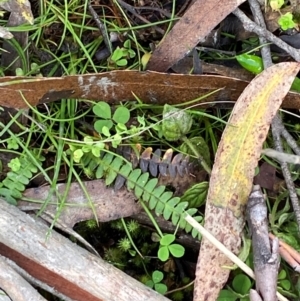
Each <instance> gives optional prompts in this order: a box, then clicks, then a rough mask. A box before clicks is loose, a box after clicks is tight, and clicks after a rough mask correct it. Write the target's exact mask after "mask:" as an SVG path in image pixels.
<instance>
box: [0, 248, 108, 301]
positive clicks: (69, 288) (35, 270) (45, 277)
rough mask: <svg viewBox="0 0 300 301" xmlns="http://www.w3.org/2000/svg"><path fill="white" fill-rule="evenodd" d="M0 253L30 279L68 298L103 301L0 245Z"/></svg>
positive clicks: (57, 274) (83, 300) (37, 263)
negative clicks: (28, 275) (44, 284)
mask: <svg viewBox="0 0 300 301" xmlns="http://www.w3.org/2000/svg"><path fill="white" fill-rule="evenodd" d="M0 253H1V255H3V256H5V257H7V258H9V259H10V260H13V261H14V262H15V263H16V264H17V265H18V266H20V267H21V268H22V269H24V270H25V271H26V272H27V273H28V274H30V275H31V276H32V277H34V278H36V279H38V280H40V281H42V282H44V283H46V284H47V285H49V286H51V287H53V288H54V289H56V290H57V291H59V292H61V293H62V294H64V295H66V296H68V297H69V298H72V299H74V300H78V301H81V300H82V301H103V299H99V298H97V297H95V296H93V295H91V294H90V293H89V292H88V291H85V290H83V289H82V288H81V287H79V286H78V285H76V284H74V283H72V282H70V281H68V280H67V279H65V278H63V277H62V276H61V275H60V274H59V273H54V272H52V271H50V270H49V269H47V268H45V267H44V266H43V265H42V264H40V263H39V262H36V261H34V260H32V259H30V258H28V257H26V256H24V255H23V254H21V253H19V252H17V251H16V250H13V249H11V248H10V247H8V246H6V245H4V244H2V243H0Z"/></svg>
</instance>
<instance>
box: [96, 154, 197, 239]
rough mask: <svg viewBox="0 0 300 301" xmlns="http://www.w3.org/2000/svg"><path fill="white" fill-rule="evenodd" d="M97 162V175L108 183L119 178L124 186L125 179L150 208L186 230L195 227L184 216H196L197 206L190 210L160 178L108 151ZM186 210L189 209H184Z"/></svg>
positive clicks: (129, 187) (188, 230)
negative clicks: (160, 181)
mask: <svg viewBox="0 0 300 301" xmlns="http://www.w3.org/2000/svg"><path fill="white" fill-rule="evenodd" d="M98 159H99V158H98ZM98 163H99V166H98V167H97V170H96V177H97V178H98V179H99V178H105V183H106V185H110V184H112V183H113V182H114V181H115V180H116V182H117V183H118V181H120V182H119V183H118V185H117V186H118V188H121V187H122V186H123V184H125V181H126V186H127V188H128V189H129V190H133V192H134V194H135V196H136V197H137V198H141V199H142V200H143V201H145V202H147V203H148V207H149V209H150V210H154V212H155V213H156V214H157V215H162V216H163V217H164V218H165V219H166V220H170V219H171V222H172V224H173V225H175V226H176V225H177V224H179V226H180V228H182V229H185V231H186V232H190V231H192V230H193V229H192V227H190V226H189V225H188V224H187V222H186V221H185V219H184V217H185V215H186V213H185V212H187V213H189V214H190V215H191V216H193V215H195V214H196V212H197V209H195V208H189V209H187V208H188V202H180V198H179V197H173V193H172V192H171V191H166V187H165V186H163V185H160V186H157V184H158V179H157V178H152V179H150V180H149V176H150V175H149V173H148V172H145V173H143V172H142V170H141V169H139V168H136V169H133V168H132V164H131V163H129V162H128V161H127V160H125V159H124V158H122V157H121V156H118V155H116V154H114V153H112V152H106V153H105V154H104V155H103V156H101V157H100V159H99V160H98ZM116 182H115V187H116ZM186 209H187V211H185V210H186ZM199 219H201V217H199V218H198V220H199ZM192 235H193V236H194V237H195V236H197V235H198V233H197V232H195V233H193V232H192Z"/></svg>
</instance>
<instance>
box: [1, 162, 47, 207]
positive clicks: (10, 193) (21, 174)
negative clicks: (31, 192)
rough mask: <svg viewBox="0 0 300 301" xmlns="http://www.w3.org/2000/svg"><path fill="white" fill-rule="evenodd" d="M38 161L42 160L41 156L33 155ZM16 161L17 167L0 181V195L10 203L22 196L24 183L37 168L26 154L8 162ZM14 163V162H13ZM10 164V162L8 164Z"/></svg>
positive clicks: (14, 202) (14, 203) (13, 203)
mask: <svg viewBox="0 0 300 301" xmlns="http://www.w3.org/2000/svg"><path fill="white" fill-rule="evenodd" d="M35 159H36V160H38V162H41V161H43V160H44V158H43V157H42V156H39V157H38V156H35ZM13 160H14V162H16V160H17V161H18V164H17V165H18V168H16V167H15V168H12V169H13V170H12V171H10V172H8V173H7V174H6V178H5V179H4V180H3V181H2V182H1V183H0V196H1V197H3V198H4V199H5V200H6V201H7V202H8V203H10V204H12V205H16V204H17V199H20V198H22V192H23V191H24V190H25V188H26V185H28V184H29V181H30V180H31V178H32V176H33V174H35V173H37V171H38V169H37V167H36V166H35V165H34V164H33V162H32V161H31V160H30V158H28V157H27V156H21V157H19V158H14V159H12V160H11V161H10V162H12V161H13ZM15 165H16V164H15ZM8 166H10V164H8Z"/></svg>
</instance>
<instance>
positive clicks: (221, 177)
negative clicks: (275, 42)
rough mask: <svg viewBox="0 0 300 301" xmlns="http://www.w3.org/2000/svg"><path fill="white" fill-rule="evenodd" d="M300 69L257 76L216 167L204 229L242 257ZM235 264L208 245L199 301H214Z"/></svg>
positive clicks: (200, 266)
mask: <svg viewBox="0 0 300 301" xmlns="http://www.w3.org/2000/svg"><path fill="white" fill-rule="evenodd" d="M299 69H300V65H299V64H298V63H281V64H277V65H274V66H272V67H270V68H268V69H267V70H265V71H263V72H262V73H261V74H260V75H259V76H257V77H256V78H255V79H254V80H253V81H252V82H251V83H250V84H249V85H248V87H247V88H246V89H245V90H244V92H243V93H242V95H241V96H240V97H239V99H238V101H237V103H236V105H235V106H234V109H233V112H232V114H231V117H230V119H229V124H228V125H227V127H226V129H225V131H224V133H223V136H222V139H221V142H220V144H219V147H218V151H217V154H216V158H215V164H214V166H213V170H212V174H211V179H210V185H209V191H208V197H207V203H206V211H205V228H206V229H207V230H208V231H209V232H211V233H212V234H213V235H214V236H215V237H216V238H217V239H218V240H219V241H221V242H222V243H223V244H224V245H225V246H226V247H227V248H228V249H229V250H231V251H232V252H233V253H235V254H238V252H239V250H240V234H241V232H242V229H243V225H244V220H245V217H244V210H245V206H246V203H247V200H248V196H249V193H250V191H251V187H252V181H253V177H254V169H255V167H256V165H257V162H258V159H259V156H260V153H261V149H262V144H263V142H264V140H265V138H266V136H267V133H268V130H269V126H270V123H271V121H272V118H273V117H274V116H275V114H276V112H277V110H278V109H279V107H280V105H281V103H282V101H283V98H284V97H285V95H286V94H287V93H288V91H289V89H290V86H291V84H292V82H293V79H294V77H295V76H296V74H297V72H298V71H299ZM230 265H232V263H231V262H230V260H228V259H227V258H226V256H225V255H223V254H222V253H220V251H218V249H216V248H215V247H213V246H212V245H211V244H210V243H209V242H208V241H207V240H205V239H203V241H202V243H201V249H200V255H199V258H198V263H197V268H196V281H195V292H194V300H195V301H215V300H216V299H217V297H218V294H219V291H220V289H221V288H222V287H223V285H224V284H225V283H226V281H227V279H228V276H229V270H228V269H226V268H224V266H230Z"/></svg>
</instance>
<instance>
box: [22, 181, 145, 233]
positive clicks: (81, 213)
mask: <svg viewBox="0 0 300 301" xmlns="http://www.w3.org/2000/svg"><path fill="white" fill-rule="evenodd" d="M83 184H84V185H85V188H86V190H87V192H88V194H89V196H90V200H91V201H92V203H93V206H94V208H95V212H96V214H97V218H98V220H99V221H100V222H108V221H112V220H116V219H119V218H121V217H128V216H131V215H133V214H138V213H139V212H140V211H141V207H140V206H139V205H138V204H137V202H136V197H135V196H134V195H133V193H132V192H130V191H128V190H127V189H125V188H122V189H120V190H117V191H115V190H114V189H113V188H111V187H107V186H106V185H105V183H104V181H103V180H94V181H88V182H83ZM56 187H57V188H56V190H57V192H58V193H59V194H61V195H63V193H64V192H65V189H66V184H58V185H57V186H56ZM49 191H50V187H49V186H44V187H39V188H30V189H27V190H26V191H25V192H24V194H23V196H24V197H26V198H30V199H33V200H36V201H37V202H39V203H37V202H27V201H20V202H18V207H19V208H20V209H21V210H23V211H39V210H40V209H41V207H42V205H43V203H44V201H45V200H46V199H47V197H48V194H49ZM51 202H52V203H51ZM57 210H58V207H57V197H56V196H52V197H51V198H50V202H49V204H48V205H47V206H46V207H45V210H44V214H47V215H48V216H50V217H52V218H53V217H54V216H55V215H56V214H57ZM93 218H95V216H94V213H93V210H92V208H91V206H90V204H89V201H88V199H87V197H86V196H85V194H84V192H83V190H82V188H81V186H80V185H79V184H78V183H72V184H71V187H70V190H69V193H68V195H67V198H66V201H65V206H64V208H63V210H62V211H61V212H60V214H59V218H58V220H57V221H58V222H60V223H62V224H64V225H65V226H66V227H69V228H73V226H74V225H75V224H76V223H78V222H80V221H85V220H89V219H93Z"/></svg>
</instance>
